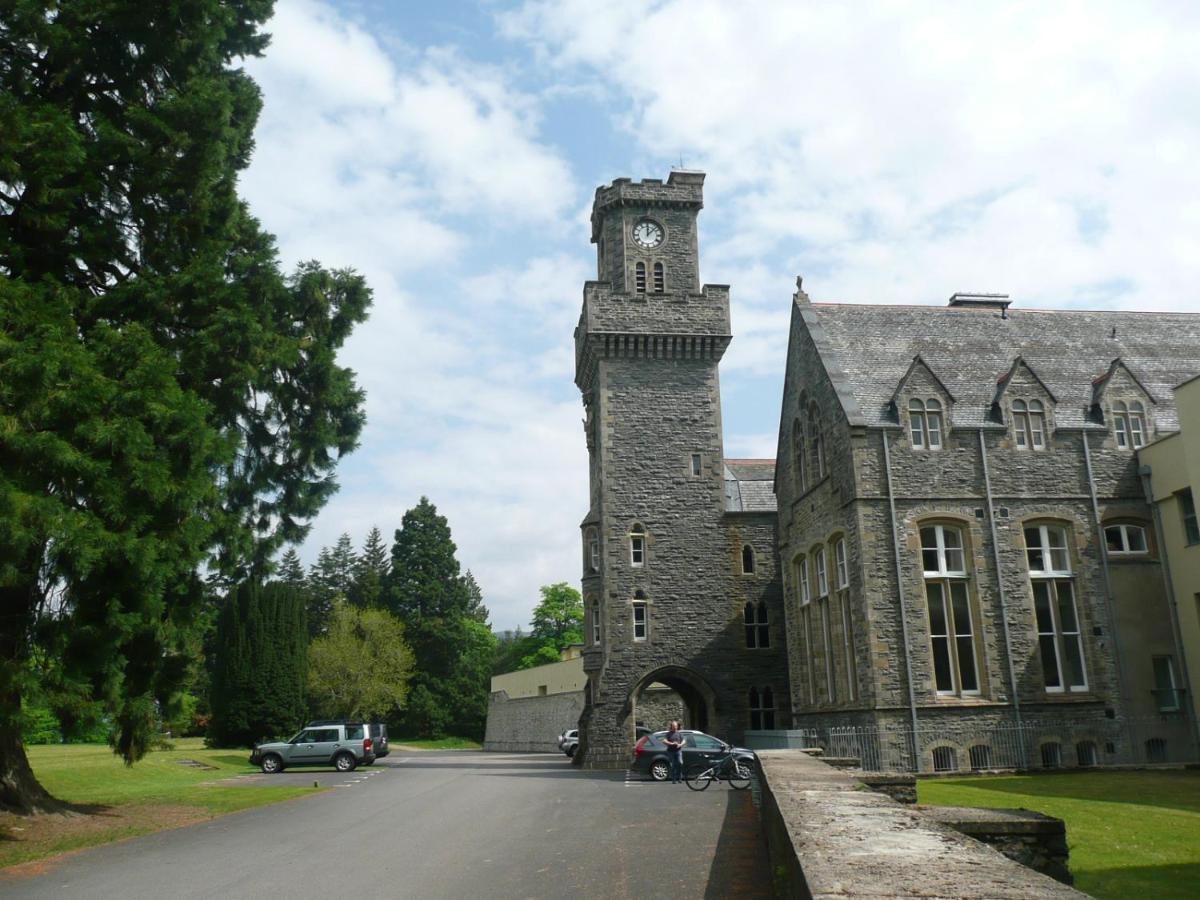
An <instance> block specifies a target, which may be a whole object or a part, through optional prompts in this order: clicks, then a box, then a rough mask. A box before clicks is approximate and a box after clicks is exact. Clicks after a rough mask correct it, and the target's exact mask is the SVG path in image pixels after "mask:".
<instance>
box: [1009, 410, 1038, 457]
mask: <svg viewBox="0 0 1200 900" xmlns="http://www.w3.org/2000/svg"><path fill="white" fill-rule="evenodd" d="M1012 419H1013V437H1014V438H1015V439H1016V447H1017V449H1018V450H1045V449H1046V406H1045V404H1043V403H1042V401H1041V400H1014V401H1013V402H1012Z"/></svg>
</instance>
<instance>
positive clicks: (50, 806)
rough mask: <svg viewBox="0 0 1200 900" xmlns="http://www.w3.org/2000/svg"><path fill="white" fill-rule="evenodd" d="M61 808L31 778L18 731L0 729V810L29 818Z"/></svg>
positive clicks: (34, 778) (5, 728)
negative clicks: (28, 815)
mask: <svg viewBox="0 0 1200 900" xmlns="http://www.w3.org/2000/svg"><path fill="white" fill-rule="evenodd" d="M19 703H20V701H19V700H18V704H19ZM18 708H19V707H18ZM62 808H63V804H62V802H61V801H59V800H55V799H54V798H53V797H51V796H50V794H49V793H47V791H46V789H45V788H44V787H42V786H41V784H39V783H38V780H37V778H36V777H34V774H33V769H31V768H30V767H29V759H28V757H26V756H25V745H24V744H23V743H22V742H21V733H20V731H19V730H18V729H17V728H15V727H12V726H8V727H0V809H3V810H7V811H9V812H17V813H25V814H29V813H40V812H58V811H60V810H62Z"/></svg>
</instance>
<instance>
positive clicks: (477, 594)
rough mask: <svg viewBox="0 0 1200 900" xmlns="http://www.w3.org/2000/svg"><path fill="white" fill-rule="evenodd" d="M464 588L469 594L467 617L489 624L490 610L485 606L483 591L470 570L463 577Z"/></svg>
mask: <svg viewBox="0 0 1200 900" xmlns="http://www.w3.org/2000/svg"><path fill="white" fill-rule="evenodd" d="M463 587H464V588H465V589H466V592H467V617H468V618H471V619H474V620H475V621H476V622H487V620H488V615H489V613H488V608H487V607H486V606H484V605H483V590H482V589H481V588H480V587H479V582H478V581H476V580H475V576H474V575H473V574H471V570H470V569H467V574H466V575H464V576H463Z"/></svg>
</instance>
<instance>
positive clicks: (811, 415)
mask: <svg viewBox="0 0 1200 900" xmlns="http://www.w3.org/2000/svg"><path fill="white" fill-rule="evenodd" d="M808 445H809V457H808V458H809V459H810V460H811V461H812V468H813V478H814V479H815V480H817V481H820V480H821V479H822V478H824V477H825V436H824V435H823V434H822V433H821V409H820V407H818V406H817V404H816V403H810V404H809V405H808Z"/></svg>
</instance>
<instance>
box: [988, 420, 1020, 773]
mask: <svg viewBox="0 0 1200 900" xmlns="http://www.w3.org/2000/svg"><path fill="white" fill-rule="evenodd" d="M976 434H978V435H979V458H980V460H982V461H983V490H984V494H985V496H986V497H987V520H988V530H989V531H990V532H991V535H992V565H994V566H995V567H996V589H997V591H998V592H999V598H1000V625H1001V626H1002V628H1003V630H1004V656H1005V659H1006V660H1007V661H1008V690H1009V693H1010V695H1011V696H1012V705H1013V716H1014V717H1015V718H1016V720H1017V734H1018V735H1019V736H1020V741H1021V766H1022V767H1023V768H1028V767H1029V753H1028V749H1027V748H1026V746H1025V729H1024V728H1023V727H1022V723H1021V697H1020V695H1019V694H1018V693H1017V670H1016V666H1014V665H1013V651H1012V636H1011V635H1010V634H1009V631H1008V598H1007V596H1006V592H1005V590H1004V570H1003V569H1002V568H1001V567H1000V541H999V538H998V536H997V534H996V509H995V507H994V506H993V505H992V476H991V473H990V472H989V471H988V455H987V443H986V442H985V441H984V439H983V429H982V428H980V429H979V430H978V431H977V432H976Z"/></svg>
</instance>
